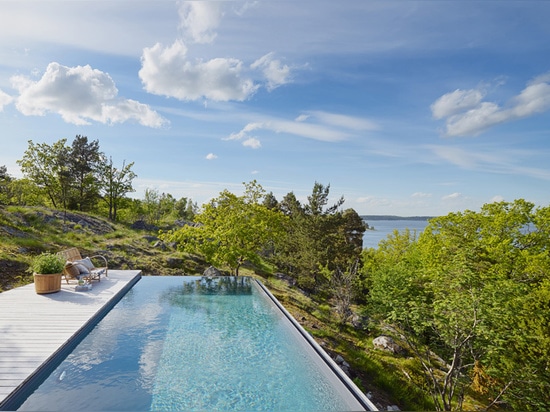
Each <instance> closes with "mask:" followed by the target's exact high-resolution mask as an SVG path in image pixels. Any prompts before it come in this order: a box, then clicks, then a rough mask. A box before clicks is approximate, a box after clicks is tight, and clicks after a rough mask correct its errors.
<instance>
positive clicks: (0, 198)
mask: <svg viewBox="0 0 550 412" xmlns="http://www.w3.org/2000/svg"><path fill="white" fill-rule="evenodd" d="M11 181H12V178H11V176H10V175H9V174H8V168H7V167H6V166H0V205H7V204H8V203H9V199H10V198H11V196H10V183H11Z"/></svg>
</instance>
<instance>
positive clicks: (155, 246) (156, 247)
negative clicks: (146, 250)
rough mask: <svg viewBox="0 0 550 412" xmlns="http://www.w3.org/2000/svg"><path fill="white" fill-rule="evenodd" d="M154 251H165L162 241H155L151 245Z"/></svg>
mask: <svg viewBox="0 0 550 412" xmlns="http://www.w3.org/2000/svg"><path fill="white" fill-rule="evenodd" d="M153 247H154V248H155V249H161V250H166V249H168V248H167V247H166V245H165V244H164V242H163V241H162V240H157V241H156V242H155V244H154V245H153Z"/></svg>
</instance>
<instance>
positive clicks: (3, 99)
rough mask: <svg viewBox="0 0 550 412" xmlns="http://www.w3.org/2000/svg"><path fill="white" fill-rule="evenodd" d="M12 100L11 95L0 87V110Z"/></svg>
mask: <svg viewBox="0 0 550 412" xmlns="http://www.w3.org/2000/svg"><path fill="white" fill-rule="evenodd" d="M12 100H13V97H11V96H10V95H9V94H7V93H4V92H3V91H2V90H1V89H0V112H1V111H3V110H4V106H7V105H8V104H10V103H11V102H12Z"/></svg>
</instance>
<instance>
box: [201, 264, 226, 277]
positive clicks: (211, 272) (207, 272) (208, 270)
mask: <svg viewBox="0 0 550 412" xmlns="http://www.w3.org/2000/svg"><path fill="white" fill-rule="evenodd" d="M203 275H204V276H222V272H220V271H219V270H218V269H216V268H215V267H214V266H210V267H208V268H206V269H205V271H204V272H203Z"/></svg>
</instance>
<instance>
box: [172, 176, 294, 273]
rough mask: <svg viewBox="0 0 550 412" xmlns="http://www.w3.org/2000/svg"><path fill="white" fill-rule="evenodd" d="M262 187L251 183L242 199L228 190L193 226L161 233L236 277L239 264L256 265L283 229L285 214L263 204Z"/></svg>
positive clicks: (204, 210)
mask: <svg viewBox="0 0 550 412" xmlns="http://www.w3.org/2000/svg"><path fill="white" fill-rule="evenodd" d="M263 197H264V191H263V188H262V187H261V186H260V185H259V184H258V183H257V182H256V181H252V182H250V183H248V184H245V193H244V195H243V196H237V195H235V194H233V193H231V192H229V191H227V190H224V191H223V192H221V193H220V195H219V196H218V197H217V198H215V199H213V200H212V201H210V202H209V203H208V204H206V205H204V206H203V210H202V211H201V212H200V213H198V214H197V215H196V216H195V218H194V221H195V223H196V224H195V225H186V226H184V227H182V228H179V229H176V230H173V231H170V232H168V233H166V234H163V236H162V238H163V239H165V240H168V241H174V242H177V243H178V245H179V246H180V248H181V249H182V250H184V251H186V252H190V253H201V254H202V255H204V256H205V258H206V260H207V261H208V262H210V263H211V264H213V265H215V266H219V265H227V266H228V267H229V268H230V269H231V271H232V272H233V273H234V274H235V275H237V276H238V275H239V268H240V267H241V265H242V264H243V263H244V262H246V261H249V262H251V263H254V264H259V263H260V261H261V257H262V254H263V253H264V252H265V250H267V249H268V248H269V247H270V245H272V244H273V243H275V242H277V241H278V238H280V237H281V236H282V234H283V230H284V226H283V224H284V221H285V217H284V215H283V214H282V213H281V212H279V211H277V210H271V209H268V208H267V207H265V206H264V205H263V204H262V200H263Z"/></svg>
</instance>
